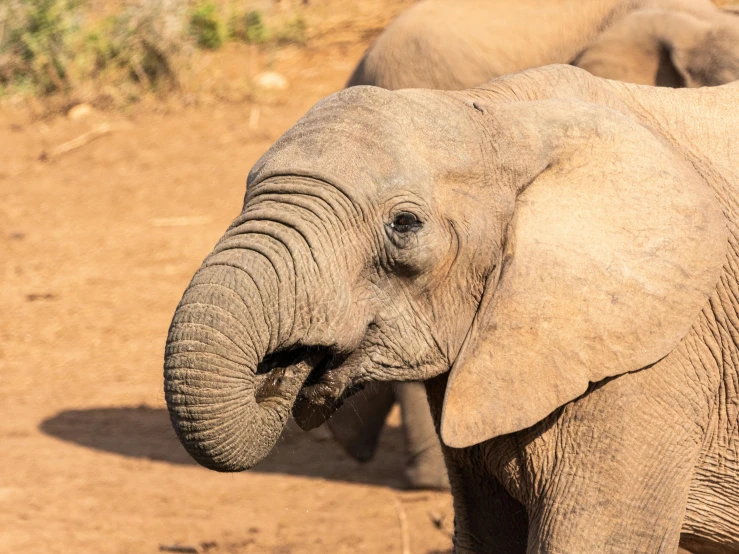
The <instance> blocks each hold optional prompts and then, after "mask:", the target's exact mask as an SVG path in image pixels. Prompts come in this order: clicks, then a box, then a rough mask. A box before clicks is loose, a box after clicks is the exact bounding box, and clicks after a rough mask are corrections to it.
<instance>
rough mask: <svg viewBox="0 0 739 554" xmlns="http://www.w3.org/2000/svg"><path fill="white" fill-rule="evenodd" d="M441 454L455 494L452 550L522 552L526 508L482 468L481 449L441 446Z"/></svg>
mask: <svg viewBox="0 0 739 554" xmlns="http://www.w3.org/2000/svg"><path fill="white" fill-rule="evenodd" d="M444 455H445V458H446V462H447V467H448V468H449V481H450V482H451V487H452V496H453V498H454V546H455V550H454V552H455V554H525V553H526V544H527V536H528V515H527V513H526V508H525V507H524V505H523V504H521V503H520V502H519V501H517V500H516V499H515V498H513V496H511V495H510V494H509V493H508V491H507V490H506V489H505V487H504V486H503V485H502V484H501V483H500V481H498V479H496V478H495V477H493V476H492V475H491V474H490V473H488V472H487V471H486V470H485V469H484V468H485V467H486V456H485V454H484V450H482V449H481V448H480V447H479V446H478V447H472V448H470V449H465V450H455V449H450V448H447V447H444ZM570 554H573V553H570Z"/></svg>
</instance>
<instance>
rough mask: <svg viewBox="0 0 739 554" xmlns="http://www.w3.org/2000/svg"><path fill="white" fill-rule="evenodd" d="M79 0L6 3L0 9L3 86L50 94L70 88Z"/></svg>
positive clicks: (6, 0)
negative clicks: (24, 87) (27, 88)
mask: <svg viewBox="0 0 739 554" xmlns="http://www.w3.org/2000/svg"><path fill="white" fill-rule="evenodd" d="M79 3H80V2H79V0H4V2H3V3H2V6H0V85H2V86H3V88H7V87H8V86H10V85H20V86H27V87H29V88H31V89H32V90H33V91H34V92H36V93H41V94H48V93H50V92H56V91H62V90H65V89H67V88H68V86H69V70H70V66H71V64H72V63H73V62H74V59H75V55H74V50H75V48H74V37H75V33H77V31H78V29H79V23H80V17H79V14H78V12H77V8H78V7H79Z"/></svg>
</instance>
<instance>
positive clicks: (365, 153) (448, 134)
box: [248, 87, 478, 193]
mask: <svg viewBox="0 0 739 554" xmlns="http://www.w3.org/2000/svg"><path fill="white" fill-rule="evenodd" d="M413 92H414V93H416V92H422V93H425V94H413V93H412V92H411V91H403V92H400V93H398V92H391V91H386V90H384V89H379V88H376V87H354V88H352V89H348V90H345V91H342V92H340V93H337V94H335V95H333V96H330V97H328V98H327V99H325V100H323V101H321V102H319V103H318V104H317V105H316V106H314V107H313V108H312V109H311V110H310V111H309V112H308V113H307V114H306V115H305V116H304V117H303V118H302V119H301V120H299V121H298V122H297V123H296V124H295V125H294V126H293V127H292V128H291V129H289V130H288V131H287V132H286V133H285V134H284V135H283V136H282V137H281V138H280V139H279V140H278V141H277V142H276V143H275V144H274V145H273V146H272V147H271V148H270V149H269V150H268V151H267V152H266V153H265V154H264V156H262V158H261V159H260V160H259V161H258V162H257V163H256V164H255V166H254V168H253V169H252V170H251V172H250V173H249V180H248V186H249V187H250V189H251V187H256V186H258V184H259V183H260V182H262V181H264V180H265V179H268V178H270V177H273V176H277V175H281V176H284V175H307V176H311V177H316V178H319V179H322V180H325V181H327V182H330V183H336V184H338V185H341V186H344V187H349V188H352V189H355V190H356V189H357V188H359V189H361V190H362V191H364V192H367V193H373V192H374V193H377V192H382V191H383V190H385V189H387V188H394V187H412V188H416V187H424V186H428V185H430V183H432V182H433V181H434V180H436V179H437V178H438V177H439V175H440V174H441V173H443V172H448V171H450V170H451V171H460V166H465V167H472V166H473V165H474V159H473V158H474V156H475V154H474V153H475V152H477V151H478V149H476V148H475V147H474V145H471V144H470V141H471V140H474V138H473V137H471V135H470V132H469V129H467V128H465V126H464V125H461V124H460V121H459V117H457V116H456V115H455V114H454V113H453V112H454V111H455V110H454V109H453V107H452V106H451V105H450V104H451V103H450V102H449V100H448V99H444V98H439V97H438V94H433V93H431V91H413Z"/></svg>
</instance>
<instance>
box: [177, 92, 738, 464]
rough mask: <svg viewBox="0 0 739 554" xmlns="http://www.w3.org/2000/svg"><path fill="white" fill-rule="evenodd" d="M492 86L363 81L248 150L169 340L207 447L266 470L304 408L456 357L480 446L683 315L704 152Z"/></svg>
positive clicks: (701, 216) (639, 356)
mask: <svg viewBox="0 0 739 554" xmlns="http://www.w3.org/2000/svg"><path fill="white" fill-rule="evenodd" d="M475 94H477V96H475ZM481 94H482V93H481V92H478V93H474V94H473V93H450V92H436V91H422V90H406V91H399V92H390V91H386V90H382V89H378V88H373V87H355V88H352V89H348V90H345V91H342V92H339V93H337V94H335V95H333V96H331V97H329V98H327V99H325V100H323V101H322V102H320V103H319V104H317V105H316V106H315V107H314V108H312V109H311V110H310V111H309V112H308V113H307V114H306V115H305V116H304V117H303V118H302V119H301V120H300V121H299V122H298V123H297V124H296V125H295V126H294V127H293V128H292V129H290V130H289V131H288V132H287V133H286V134H285V135H284V136H283V137H282V138H280V139H279V140H278V141H277V142H276V143H275V144H274V145H273V146H272V148H270V149H269V150H268V151H267V152H266V153H265V155H264V156H263V157H262V158H261V160H260V161H259V162H258V163H257V164H256V165H255V167H254V168H253V169H252V171H251V172H250V174H249V178H248V182H247V193H246V198H245V202H244V207H243V211H242V212H241V214H240V215H239V216H238V217H237V218H236V220H235V221H234V222H233V224H232V225H231V226H230V228H229V229H228V230H227V232H226V233H225V235H224V236H223V237H222V238H221V239H220V241H219V242H218V244H217V245H216V246H215V248H214V250H213V252H212V253H211V254H210V255H209V256H208V257H207V258H206V259H205V261H204V263H203V265H202V266H201V268H200V269H199V270H198V271H197V273H196V274H195V276H194V278H193V280H192V282H191V283H190V285H189V287H188V288H187V290H186V292H185V294H184V296H183V298H182V300H181V302H180V304H179V306H178V307H177V310H176V312H175V315H174V318H173V321H172V324H171V327H170V330H169V336H168V340H167V346H166V353H165V392H166V399H167V404H168V407H169V411H170V415H171V418H172V421H173V424H174V427H175V429H176V431H177V433H178V435H179V437H180V439H181V441H182V443H183V444H184V446H185V447H186V448H187V450H188V451H189V452H190V453H191V454H192V456H193V457H194V458H195V459H196V460H198V461H199V462H200V463H201V464H203V465H205V466H207V467H210V468H213V469H216V470H220V471H238V470H242V469H245V468H248V467H251V466H253V465H254V464H256V463H257V462H259V461H260V460H261V459H262V458H263V457H264V456H266V455H267V453H268V452H269V451H270V449H271V448H272V446H273V445H274V443H275V441H276V440H277V438H278V437H279V435H280V433H281V431H282V428H283V426H284V424H285V422H286V420H287V418H288V416H289V414H290V413H291V412H292V414H293V415H294V417H295V418H296V420H297V421H298V423H299V424H300V425H301V426H303V427H304V428H310V427H312V426H315V425H317V424H319V423H321V422H322V421H324V420H325V418H326V417H328V416H329V415H330V413H331V412H332V411H333V410H334V409H335V408H336V407H337V406H338V405H340V403H341V401H342V399H343V398H345V397H346V396H347V395H349V394H351V393H352V392H355V391H356V390H358V389H360V388H362V387H364V386H366V385H368V384H371V383H372V382H377V381H401V380H425V379H429V378H432V377H434V376H437V375H441V374H443V373H446V372H448V371H449V370H450V368H452V372H451V376H450V378H449V384H448V387H447V390H446V399H445V404H444V413H443V417H442V421H441V432H442V438H443V439H444V441H445V442H446V443H447V444H448V445H450V446H457V447H458V446H467V445H469V444H474V443H476V442H480V441H482V440H485V439H487V438H490V437H493V436H496V435H498V434H501V433H507V432H511V431H515V430H517V429H521V428H523V427H526V426H528V425H531V424H532V423H534V422H535V421H538V420H539V419H541V418H542V417H544V416H546V415H547V414H548V413H549V412H551V411H552V410H554V409H555V408H557V407H558V406H560V405H562V404H563V403H565V402H567V401H569V400H572V399H574V398H575V397H577V396H578V395H580V394H582V393H583V392H584V391H585V390H586V388H587V386H588V383H589V382H590V381H597V380H599V379H602V378H604V377H607V376H611V375H617V374H620V373H623V372H627V371H633V370H637V369H640V368H643V367H645V366H648V365H649V364H652V363H654V362H656V361H657V360H659V359H660V358H661V357H663V356H664V355H666V354H667V353H668V352H669V351H670V350H671V349H672V348H673V347H674V346H675V345H676V344H677V343H678V342H679V341H680V339H681V338H682V337H683V335H684V334H685V333H686V332H687V330H688V329H689V327H690V325H691V323H692V320H693V319H694V318H695V316H696V314H697V313H698V312H699V311H700V310H701V308H702V306H703V305H704V304H705V302H706V299H707V298H708V296H709V295H710V293H711V292H712V290H713V287H714V285H715V282H716V280H717V278H718V273H719V271H720V268H721V264H722V257H723V249H724V248H725V228H724V223H723V216H722V214H721V212H720V209H719V208H718V206H717V203H716V200H715V198H714V196H713V193H712V192H711V191H710V190H707V187H706V185H705V183H704V182H703V181H702V180H701V179H700V177H699V176H698V175H697V174H696V173H695V171H694V170H693V169H692V167H691V166H689V165H688V164H687V163H686V162H685V161H684V159H683V157H682V156H681V155H679V154H677V153H676V152H675V151H674V150H673V149H672V148H671V147H670V146H668V145H667V144H665V143H664V142H663V141H662V140H661V139H658V138H657V137H656V136H655V135H654V134H653V133H652V132H650V131H649V130H648V129H646V128H644V127H642V126H640V125H638V124H636V123H634V122H633V121H632V120H631V119H629V118H628V117H626V116H624V115H622V114H620V113H617V112H615V111H612V110H610V109H607V108H603V107H596V106H595V105H593V104H588V103H586V102H582V101H561V100H546V101H516V102H500V103H495V102H492V101H485V100H484V99H483V100H481V99H480V98H479V96H480V95H481Z"/></svg>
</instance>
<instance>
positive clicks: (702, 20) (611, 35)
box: [573, 8, 739, 88]
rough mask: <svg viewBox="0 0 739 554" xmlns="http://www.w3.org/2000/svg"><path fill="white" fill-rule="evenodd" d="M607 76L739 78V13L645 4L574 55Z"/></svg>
mask: <svg viewBox="0 0 739 554" xmlns="http://www.w3.org/2000/svg"><path fill="white" fill-rule="evenodd" d="M573 64H574V65H577V66H578V67H581V68H583V69H585V70H587V71H589V72H590V73H592V74H593V75H597V76H598V77H604V78H607V79H615V80H619V81H626V82H628V83H638V84H644V85H656V86H666V87H693V88H697V87H702V86H717V85H723V84H726V83H730V82H732V81H736V80H737V79H739V13H737V12H735V11H732V10H731V9H728V10H719V9H710V10H695V11H693V12H691V11H689V10H684V11H681V10H666V9H655V8H652V9H643V10H636V11H634V12H631V13H629V14H628V15H626V16H625V17H624V18H623V19H621V20H620V21H619V22H618V23H616V24H614V25H613V26H612V27H610V28H609V29H607V30H606V31H604V32H603V33H601V34H600V35H598V37H597V38H596V39H595V40H594V41H593V42H592V43H591V44H590V45H589V46H588V47H587V48H585V49H584V50H583V51H582V52H581V53H580V54H579V55H578V56H577V58H576V59H575V60H574V61H573Z"/></svg>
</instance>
